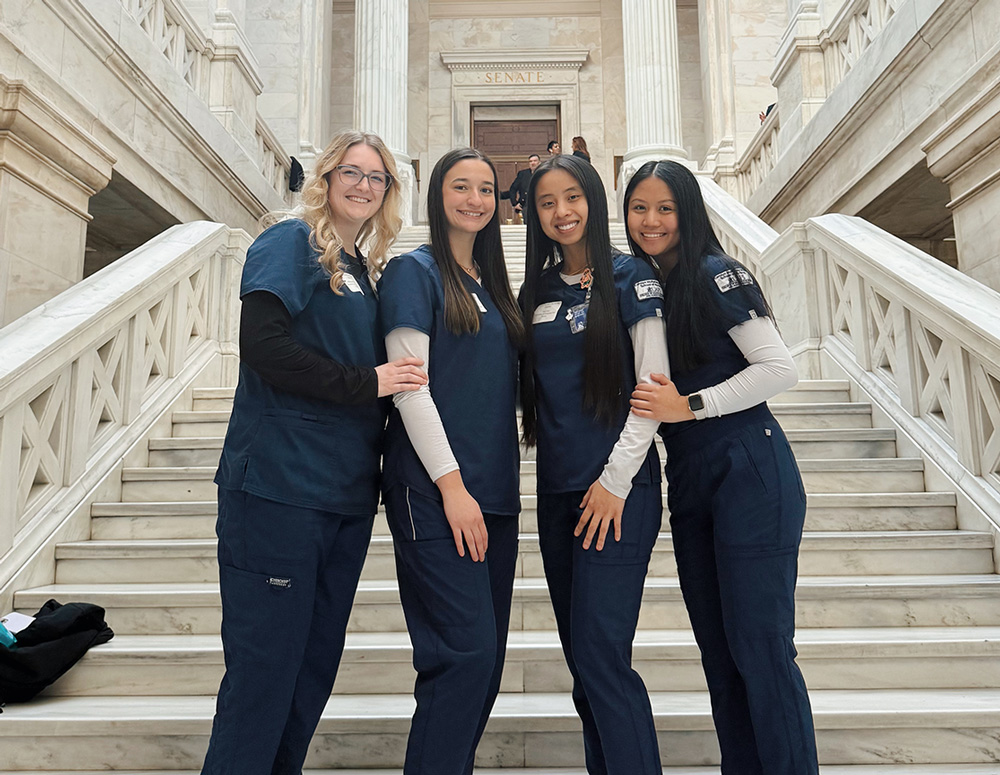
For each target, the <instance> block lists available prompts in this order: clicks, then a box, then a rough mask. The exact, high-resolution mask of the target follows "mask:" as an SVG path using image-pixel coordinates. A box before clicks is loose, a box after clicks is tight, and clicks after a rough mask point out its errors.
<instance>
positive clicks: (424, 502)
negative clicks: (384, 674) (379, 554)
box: [384, 485, 517, 775]
mask: <svg viewBox="0 0 1000 775" xmlns="http://www.w3.org/2000/svg"><path fill="white" fill-rule="evenodd" d="M384 502H385V512H386V517H387V519H388V522H389V529H390V530H391V531H392V539H393V545H394V547H395V553H396V579H397V581H398V583H399V598H400V601H401V602H402V604H403V613H404V615H405V616H406V627H407V629H408V630H409V633H410V642H411V643H412V644H413V666H414V668H415V669H416V670H417V681H416V685H415V687H414V691H413V694H414V697H415V699H416V701H417V708H416V711H415V712H414V714H413V721H412V722H411V724H410V736H409V741H408V742H407V746H406V760H405V763H404V766H403V773H404V775H469V774H470V773H471V772H472V768H473V764H474V762H475V756H476V747H477V745H478V744H479V739H480V738H481V737H482V734H483V730H484V729H485V728H486V722H487V721H488V720H489V716H490V711H491V710H492V709H493V703H494V702H495V701H496V697H497V693H498V692H499V691H500V677H501V674H502V673H503V662H504V655H505V653H506V650H507V630H508V628H509V626H510V604H511V596H512V594H513V590H514V571H515V568H516V564H517V517H516V516H512V515H503V516H497V515H492V514H484V515H483V518H484V520H485V521H486V530H487V532H488V533H489V546H488V548H487V550H486V560H485V561H484V562H473V561H472V559H471V558H470V557H469V552H468V549H466V553H465V557H459V556H458V551H457V550H456V548H455V540H454V538H453V537H452V532H451V527H450V526H449V525H448V520H447V518H446V517H445V515H444V509H443V508H442V506H441V503H440V502H438V501H436V500H434V499H432V498H428V497H427V496H424V495H421V494H420V493H418V492H415V491H414V490H413V489H411V488H409V487H406V486H405V485H396V486H393V487H391V488H390V489H389V490H388V491H387V492H386V493H385V498H384Z"/></svg>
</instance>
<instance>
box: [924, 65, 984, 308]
mask: <svg viewBox="0 0 1000 775" xmlns="http://www.w3.org/2000/svg"><path fill="white" fill-rule="evenodd" d="M998 71H1000V52H997V51H996V49H994V53H993V55H992V56H987V57H983V59H982V60H981V64H980V66H979V68H977V71H976V72H975V73H972V74H971V75H970V76H969V77H968V78H967V80H965V81H963V82H961V83H959V84H958V85H957V86H956V87H955V88H954V89H953V90H952V91H951V92H950V93H949V94H947V95H946V96H945V98H944V99H943V100H942V103H941V109H942V111H944V112H945V114H946V115H948V116H949V119H948V121H946V122H945V123H944V125H943V126H941V127H940V128H939V129H938V130H937V132H935V133H934V134H933V135H932V136H931V137H930V138H928V139H927V140H926V141H925V142H924V143H923V146H922V149H923V151H924V152H925V153H926V154H927V167H928V169H930V171H931V174H933V175H934V176H936V177H938V178H941V180H943V181H944V182H945V183H947V184H948V188H949V191H950V193H951V201H950V202H948V209H949V210H951V213H952V218H953V220H954V224H955V240H956V242H957V249H958V268H959V270H960V271H962V272H965V273H966V274H968V275H970V276H971V277H974V278H975V279H976V280H978V281H979V282H981V283H983V284H984V285H988V286H989V287H991V288H993V289H995V290H1000V233H998V231H997V228H996V215H997V212H998V211H1000V140H998V139H997V138H998V137H1000V75H998V74H997V73H998Z"/></svg>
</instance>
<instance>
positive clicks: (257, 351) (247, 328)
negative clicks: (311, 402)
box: [240, 291, 378, 404]
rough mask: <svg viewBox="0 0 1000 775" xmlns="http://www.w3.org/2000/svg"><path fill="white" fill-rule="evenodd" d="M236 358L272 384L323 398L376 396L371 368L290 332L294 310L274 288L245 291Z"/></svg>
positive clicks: (344, 400)
mask: <svg viewBox="0 0 1000 775" xmlns="http://www.w3.org/2000/svg"><path fill="white" fill-rule="evenodd" d="M240 360H241V361H243V363H245V364H246V365H247V366H249V367H250V368H251V369H253V370H254V371H256V372H257V373H258V374H259V375H260V376H261V377H262V378H263V379H264V380H265V381H266V382H268V383H270V384H271V385H273V386H274V387H276V388H278V389H280V390H285V391H287V392H289V393H295V394H297V395H300V396H306V397H308V398H315V399H319V400H321V401H332V402H334V403H338V404H364V403H368V402H369V401H374V400H375V399H376V398H377V397H378V375H377V374H376V373H375V370H374V369H372V368H367V367H362V366H349V365H346V364H343V363H338V362H337V361H334V360H331V359H330V358H325V357H323V356H322V355H319V354H317V353H315V352H312V351H311V350H307V349H306V348H305V347H303V346H302V345H301V344H299V343H298V342H297V341H295V339H293V338H292V316H291V315H290V314H288V310H287V309H286V308H285V305H284V304H283V303H282V301H281V299H279V298H278V297H277V296H276V295H274V294H273V293H269V292H268V291H253V292H252V293H248V294H247V295H246V296H244V297H243V309H242V311H241V313H240Z"/></svg>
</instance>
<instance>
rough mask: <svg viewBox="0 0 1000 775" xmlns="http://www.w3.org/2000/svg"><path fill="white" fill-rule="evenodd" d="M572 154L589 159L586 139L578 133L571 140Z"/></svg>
mask: <svg viewBox="0 0 1000 775" xmlns="http://www.w3.org/2000/svg"><path fill="white" fill-rule="evenodd" d="M572 147H573V155H574V156H577V157H579V158H581V159H586V160H587V161H590V151H588V150H587V141H586V140H584V139H583V138H582V137H580V136H579V135H578V136H576V137H574V138H573V140H572Z"/></svg>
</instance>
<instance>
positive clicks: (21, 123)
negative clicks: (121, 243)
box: [0, 75, 115, 326]
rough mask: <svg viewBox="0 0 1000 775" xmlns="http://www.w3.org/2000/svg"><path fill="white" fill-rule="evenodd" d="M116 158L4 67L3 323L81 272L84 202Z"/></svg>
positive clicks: (0, 160) (0, 94)
mask: <svg viewBox="0 0 1000 775" xmlns="http://www.w3.org/2000/svg"><path fill="white" fill-rule="evenodd" d="M114 162H115V158H114V156H112V155H111V153H110V152H109V151H108V150H106V149H105V148H104V147H103V146H102V145H100V144H99V143H98V142H97V141H96V140H94V138H93V137H91V135H90V134H89V133H88V132H87V131H86V130H85V129H84V128H83V127H81V126H79V125H77V124H76V123H74V122H73V121H72V120H71V119H70V118H69V117H67V116H66V115H65V114H64V113H63V112H62V111H60V110H59V109H58V108H56V107H55V106H54V105H53V104H52V103H50V102H49V101H48V100H47V99H45V98H44V97H42V96H41V95H40V94H39V93H38V92H36V91H34V90H33V89H31V88H30V87H29V86H28V85H26V84H25V83H23V82H21V81H8V80H7V79H5V78H4V77H3V76H2V75H0V326H3V325H6V324H7V323H10V322H11V321H12V320H15V319H16V318H18V317H20V316H21V315H23V314H24V313H25V312H28V311H29V310H31V309H33V308H35V307H37V306H38V305H39V304H41V303H43V302H45V301H48V300H49V299H51V298H52V297H53V296H56V295H57V294H59V293H61V292H62V291H64V290H66V289H67V288H69V287H70V286H71V285H73V284H74V283H76V282H78V281H79V280H80V279H81V278H82V277H83V250H84V245H85V242H86V237H87V224H88V223H89V222H90V214H89V213H88V210H87V208H88V205H89V202H90V197H92V196H93V195H94V194H95V193H97V192H98V191H100V190H101V189H103V188H104V187H105V186H106V185H107V184H108V181H109V180H110V179H111V166H112V165H113V164H114Z"/></svg>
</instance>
